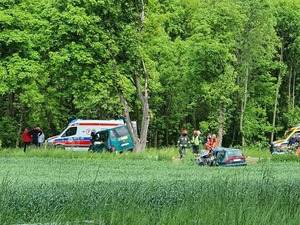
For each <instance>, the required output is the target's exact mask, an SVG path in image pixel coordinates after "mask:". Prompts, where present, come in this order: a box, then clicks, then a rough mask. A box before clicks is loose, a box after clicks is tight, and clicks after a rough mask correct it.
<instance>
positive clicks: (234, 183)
mask: <svg viewBox="0 0 300 225" xmlns="http://www.w3.org/2000/svg"><path fill="white" fill-rule="evenodd" d="M247 154H251V155H255V154H258V155H255V157H258V156H265V157H261V158H262V160H260V161H258V162H256V163H249V164H248V166H246V167H236V168H233V167H232V168H224V167H199V166H197V165H196V164H195V163H194V162H193V161H192V160H190V159H192V156H191V155H188V156H187V157H186V158H185V159H183V160H181V161H179V160H176V159H174V155H176V149H162V150H149V151H147V152H146V153H140V154H138V153H126V154H108V153H104V154H97V153H88V152H72V151H62V150H48V149H42V150H34V149H30V150H29V151H28V152H27V153H26V154H24V153H23V152H22V151H21V150H20V149H19V150H18V149H5V150H0V182H1V186H0V224H128V225H129V224H172V225H173V224H299V221H300V213H299V211H300V210H299V209H300V207H299V206H300V201H299V199H300V192H299V190H300V182H299V181H300V175H299V171H300V170H299V169H300V164H299V160H298V158H292V157H286V158H285V157H281V158H279V157H274V158H272V157H270V155H268V153H267V152H261V153H257V151H251V150H249V152H247ZM248 157H250V156H248ZM284 159H286V160H284Z"/></svg>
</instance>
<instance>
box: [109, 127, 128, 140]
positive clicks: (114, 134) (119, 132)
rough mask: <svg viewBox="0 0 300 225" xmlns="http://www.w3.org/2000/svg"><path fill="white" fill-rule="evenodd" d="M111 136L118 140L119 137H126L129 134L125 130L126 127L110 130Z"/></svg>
mask: <svg viewBox="0 0 300 225" xmlns="http://www.w3.org/2000/svg"><path fill="white" fill-rule="evenodd" d="M111 134H112V135H111V138H119V137H122V136H126V135H128V134H129V132H128V130H127V129H126V127H118V128H116V129H114V130H112V132H111Z"/></svg>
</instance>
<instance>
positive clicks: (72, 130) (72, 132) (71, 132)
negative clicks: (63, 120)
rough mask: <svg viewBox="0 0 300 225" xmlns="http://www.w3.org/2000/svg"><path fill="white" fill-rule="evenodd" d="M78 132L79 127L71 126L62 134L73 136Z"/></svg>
mask: <svg viewBox="0 0 300 225" xmlns="http://www.w3.org/2000/svg"><path fill="white" fill-rule="evenodd" d="M76 133H77V127H70V128H69V129H68V130H66V132H65V133H64V134H63V135H62V136H63V137H69V136H73V135H75V134H76Z"/></svg>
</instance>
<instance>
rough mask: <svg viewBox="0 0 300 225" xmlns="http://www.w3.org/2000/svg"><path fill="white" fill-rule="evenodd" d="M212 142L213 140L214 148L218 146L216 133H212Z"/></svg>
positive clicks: (212, 145)
mask: <svg viewBox="0 0 300 225" xmlns="http://www.w3.org/2000/svg"><path fill="white" fill-rule="evenodd" d="M211 142H212V144H211V147H212V148H216V147H218V138H217V136H216V135H215V134H213V135H212V137H211Z"/></svg>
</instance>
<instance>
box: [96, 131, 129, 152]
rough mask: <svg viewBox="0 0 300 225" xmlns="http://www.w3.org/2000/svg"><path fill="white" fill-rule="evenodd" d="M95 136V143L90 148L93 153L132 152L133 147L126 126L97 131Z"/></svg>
mask: <svg viewBox="0 0 300 225" xmlns="http://www.w3.org/2000/svg"><path fill="white" fill-rule="evenodd" d="M96 136H97V138H96V141H95V143H94V146H93V147H92V150H93V151H94V152H103V151H109V152H114V151H116V152H123V151H126V150H132V149H133V147H134V145H133V140H132V137H131V135H130V133H129V131H128V129H127V126H126V125H124V126H118V127H114V128H110V129H106V130H102V131H98V132H97V133H96Z"/></svg>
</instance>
